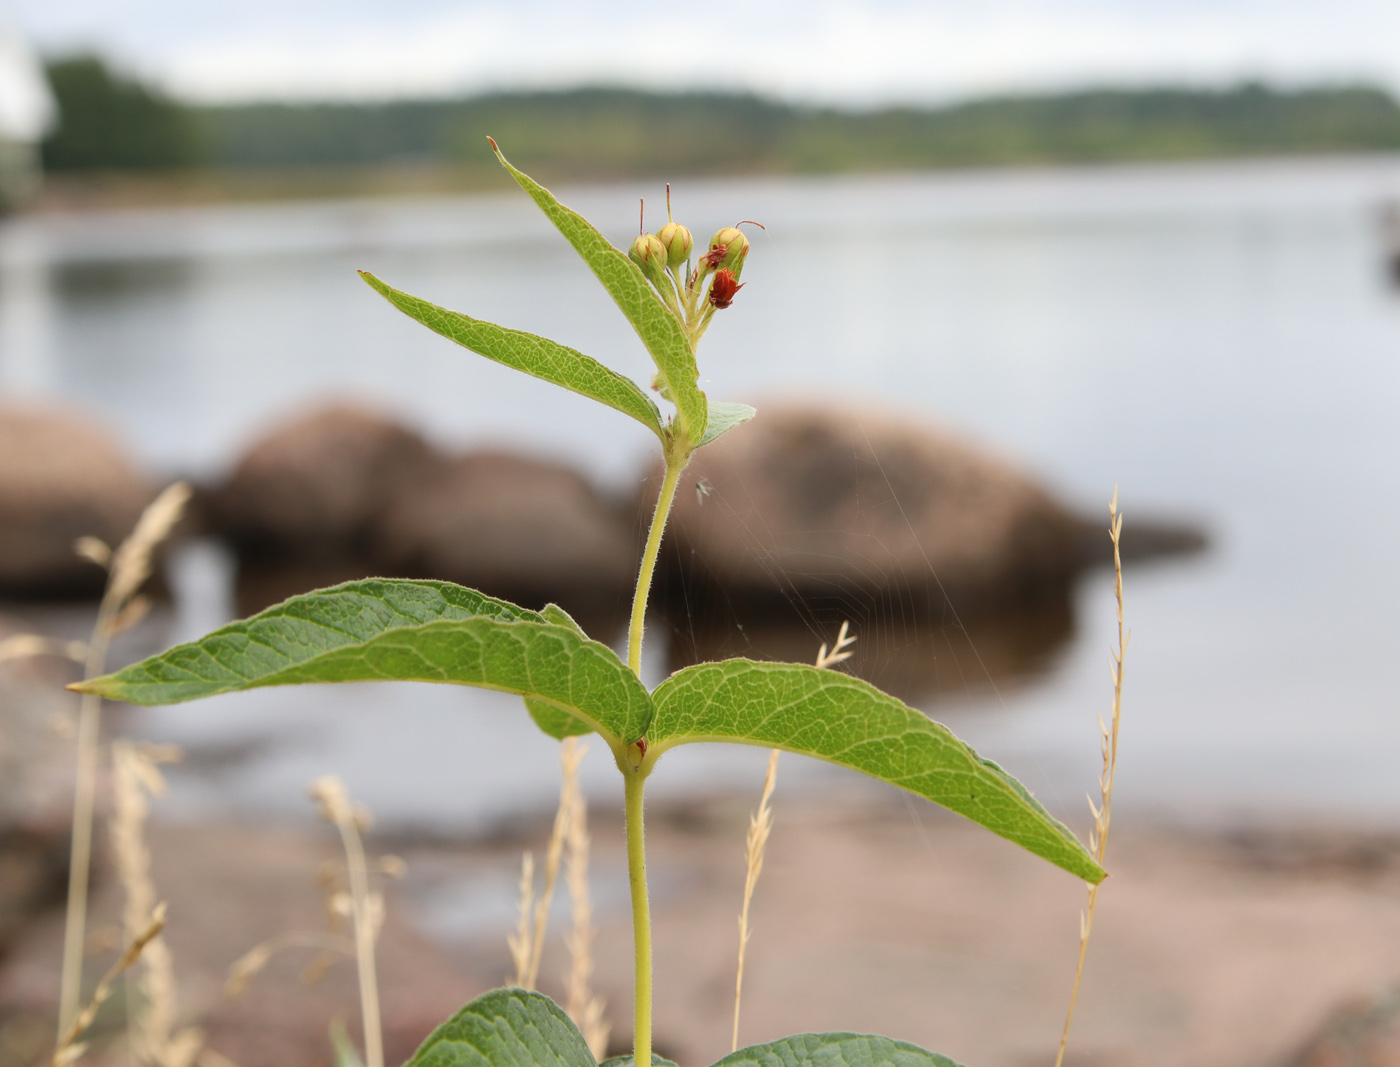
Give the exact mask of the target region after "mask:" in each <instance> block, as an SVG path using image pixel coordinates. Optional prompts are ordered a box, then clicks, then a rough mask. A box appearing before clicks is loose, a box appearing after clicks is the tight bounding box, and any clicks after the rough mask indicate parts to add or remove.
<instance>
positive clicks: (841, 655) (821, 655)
mask: <svg viewBox="0 0 1400 1067" xmlns="http://www.w3.org/2000/svg"><path fill="white" fill-rule="evenodd" d="M850 628H851V624H850V623H849V622H843V623H842V624H841V631H840V632H839V633H838V634H837V635H836V644H835V645H834V646H833V647H832V649H831V651H830V652H828V651H827V650H826V642H825V641H823V642H822V647H821V649H820V650H818V652H817V664H816V665H817V666H818V667H819V668H821V669H822V670H826V669H827V668H829V667H834V666H836V665H837V664H838V663H844V662H845V661H846V660H848V659H850V658H851V657H852V656H854V655H855V653H854V652H852V651H851V646H852V645H853V644H855V643H856V638H855V635H854V634H852V633H850Z"/></svg>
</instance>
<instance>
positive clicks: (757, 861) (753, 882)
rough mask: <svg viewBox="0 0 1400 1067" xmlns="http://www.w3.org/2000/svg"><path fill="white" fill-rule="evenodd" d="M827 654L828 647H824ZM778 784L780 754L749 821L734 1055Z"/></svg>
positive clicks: (771, 757)
mask: <svg viewBox="0 0 1400 1067" xmlns="http://www.w3.org/2000/svg"><path fill="white" fill-rule="evenodd" d="M822 648H823V650H825V648H826V646H825V645H823V646H822ZM777 780H778V750H777V749H776V748H775V749H773V751H772V752H770V753H769V754H768V772H767V774H765V775H764V776H763V796H762V797H761V798H760V799H759V802H758V810H757V811H756V812H754V813H753V815H752V816H751V817H750V818H749V835H748V840H747V846H746V849H745V856H746V858H747V860H748V872H747V874H746V875H745V877H744V906H743V907H742V908H741V909H740V911H739V967H738V971H737V973H736V974H735V976H734V1030H733V1033H732V1035H731V1043H730V1051H733V1050H734V1049H737V1048H738V1047H739V1005H740V1003H741V1002H742V998H743V992H744V950H745V949H746V948H748V945H749V935H750V934H751V933H752V932H753V931H752V930H750V929H749V904H750V902H752V900H753V891H754V888H755V887H756V886H757V885H758V876H759V875H760V874H761V873H763V854H764V851H765V850H766V849H767V847H768V834H769V833H770V832H771V831H772V829H773V809H772V808H771V807H770V806H769V801H770V800H771V799H772V797H773V786H774V785H775V784H777Z"/></svg>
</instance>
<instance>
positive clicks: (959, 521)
mask: <svg viewBox="0 0 1400 1067" xmlns="http://www.w3.org/2000/svg"><path fill="white" fill-rule="evenodd" d="M653 493H654V489H653ZM670 537H671V542H672V549H671V552H670V554H669V560H670V567H671V575H672V579H673V580H676V579H677V578H679V580H681V581H684V582H686V583H687V584H689V585H691V586H692V587H693V586H694V585H695V584H696V583H700V584H709V585H712V586H714V587H715V588H717V589H719V590H722V591H723V593H724V595H725V596H726V597H728V598H733V599H736V600H740V601H759V602H761V601H764V600H769V601H773V602H781V601H789V600H793V599H795V600H799V601H806V602H809V603H820V602H823V601H827V602H832V601H841V600H844V599H846V598H848V597H850V596H851V595H852V594H856V595H865V594H872V593H875V594H880V593H895V594H898V595H900V596H901V597H902V598H903V603H904V607H905V610H913V611H915V612H919V611H920V610H921V609H926V610H933V611H939V610H942V609H943V607H944V606H945V603H946V602H945V600H944V596H945V594H946V596H947V597H950V598H951V599H952V601H953V603H954V605H955V606H958V607H962V606H963V605H967V604H971V603H974V602H975V603H978V604H980V603H983V602H987V601H991V600H1006V599H1011V598H1016V597H1019V596H1025V595H1028V594H1034V593H1036V592H1037V591H1039V590H1044V589H1047V588H1053V587H1056V586H1062V585H1063V583H1064V582H1065V581H1066V580H1067V578H1068V577H1069V576H1070V575H1071V574H1072V573H1073V572H1074V571H1075V570H1076V569H1077V568H1079V567H1080V566H1082V564H1083V563H1084V560H1085V550H1084V549H1085V532H1084V526H1083V524H1082V523H1081V522H1080V521H1079V520H1078V519H1077V518H1076V517H1075V516H1073V515H1072V514H1070V512H1068V511H1067V510H1066V509H1065V508H1064V507H1062V506H1061V505H1060V504H1059V503H1057V502H1056V500H1055V499H1054V498H1053V497H1052V496H1051V495H1050V494H1049V493H1047V492H1046V491H1045V490H1044V489H1042V488H1040V487H1039V486H1038V485H1037V484H1036V483H1035V482H1034V481H1032V480H1031V478H1030V477H1028V476H1027V475H1026V474H1025V473H1023V472H1022V471H1021V470H1019V469H1017V468H1016V467H1015V466H1013V465H1012V464H1010V463H1008V462H1006V461H1004V460H1002V459H999V458H997V457H996V456H993V455H990V454H988V453H986V452H984V451H982V450H980V449H978V448H975V447H973V446H972V445H970V444H967V443H966V442H964V441H962V440H959V439H958V438H955V437H953V436H952V435H950V434H947V433H944V432H941V431H939V430H936V429H933V428H930V427H928V426H924V425H921V424H917V423H912V422H909V421H905V420H903V419H900V418H898V417H895V416H892V415H890V414H888V413H886V412H881V411H872V410H860V409H854V408H843V407H835V406H823V405H815V404H805V405H787V406H783V405H771V406H764V407H762V408H760V410H759V416H758V417H757V418H756V419H755V420H754V421H753V422H752V423H750V424H748V425H746V426H744V427H742V428H741V429H738V430H735V431H734V432H732V433H730V434H729V435H727V436H726V437H724V438H722V439H721V440H720V441H718V442H716V443H715V444H713V445H711V446H709V447H707V448H705V449H704V450H703V451H701V452H700V453H698V454H697V456H696V459H695V461H694V463H693V464H692V466H691V467H690V469H689V470H688V471H687V472H686V475H685V480H684V483H683V485H682V487H681V490H680V492H679V493H678V495H677V498H676V505H675V511H674V513H673V518H672V521H671V530H670ZM1103 540H1105V541H1106V538H1103Z"/></svg>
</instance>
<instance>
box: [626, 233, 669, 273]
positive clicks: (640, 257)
mask: <svg viewBox="0 0 1400 1067" xmlns="http://www.w3.org/2000/svg"><path fill="white" fill-rule="evenodd" d="M627 257H628V258H629V259H630V260H632V262H633V263H635V264H637V266H639V267H641V268H642V269H643V270H645V269H646V268H647V267H652V268H654V269H655V270H665V269H666V246H665V245H663V244H662V243H661V242H660V241H658V240H657V239H656V234H654V233H644V234H642V235H641V236H640V237H638V238H637V239H636V240H635V241H633V242H632V247H631V248H630V249H628V250H627Z"/></svg>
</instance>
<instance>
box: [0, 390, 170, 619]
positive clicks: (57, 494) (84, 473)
mask: <svg viewBox="0 0 1400 1067" xmlns="http://www.w3.org/2000/svg"><path fill="white" fill-rule="evenodd" d="M153 495H154V490H153V487H152V485H151V484H150V483H149V482H148V481H147V480H146V479H145V478H144V477H142V476H141V475H140V474H139V473H138V472H137V470H136V469H135V467H134V466H133V465H132V463H131V462H130V460H129V459H128V458H127V456H126V454H125V452H124V450H123V449H122V447H121V445H120V444H119V443H118V442H117V441H116V440H115V439H114V438H113V437H111V436H110V435H109V434H108V433H106V432H105V431H104V430H102V429H100V428H99V427H97V426H95V425H94V424H93V423H91V422H89V421H88V420H87V419H85V418H83V417H82V416H79V415H76V414H73V413H70V412H64V411H56V410H51V409H45V408H37V407H16V406H4V407H0V595H3V596H7V597H52V596H70V595H76V596H96V595H100V593H101V592H102V587H103V585H104V584H105V582H106V577H107V576H106V572H105V571H103V570H102V568H100V567H98V566H96V565H95V564H93V563H90V562H88V561H86V560H83V559H81V558H79V557H78V556H77V555H76V554H75V553H74V551H73V542H74V541H75V540H77V539H78V538H79V537H84V536H92V537H99V538H101V539H102V540H103V541H106V542H107V543H108V544H109V545H116V544H117V543H118V542H119V541H121V540H122V539H123V538H124V537H125V536H126V535H127V534H128V533H130V532H131V528H132V526H133V525H135V523H136V520H137V518H138V517H139V516H140V514H141V509H142V508H143V507H145V505H146V504H147V503H148V502H149V501H150V499H151V497H152V496H153Z"/></svg>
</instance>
